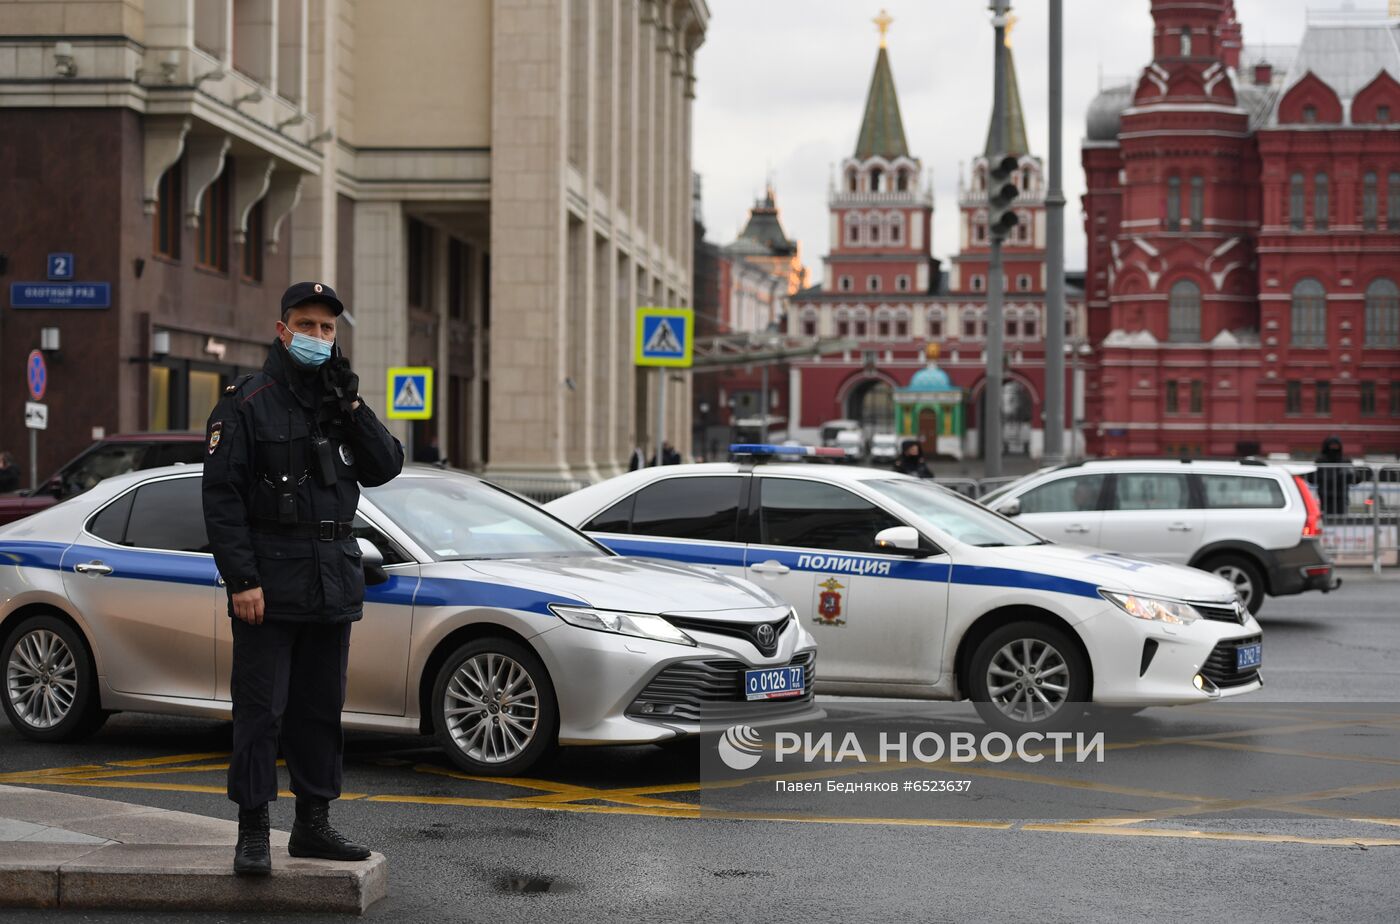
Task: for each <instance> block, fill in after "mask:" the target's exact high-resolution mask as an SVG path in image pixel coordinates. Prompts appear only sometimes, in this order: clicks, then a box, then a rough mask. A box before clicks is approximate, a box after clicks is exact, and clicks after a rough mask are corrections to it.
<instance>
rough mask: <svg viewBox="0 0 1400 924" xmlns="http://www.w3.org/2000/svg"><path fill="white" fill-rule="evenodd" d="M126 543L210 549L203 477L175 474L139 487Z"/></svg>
mask: <svg viewBox="0 0 1400 924" xmlns="http://www.w3.org/2000/svg"><path fill="white" fill-rule="evenodd" d="M122 544H123V545H130V546H135V547H137V548H141V549H167V550H169V551H172V552H208V551H209V537H208V535H207V534H206V533H205V532H204V508H203V498H202V496H201V492H200V480H199V479H198V478H172V479H170V480H168V481H154V482H151V483H150V484H143V485H142V486H141V487H139V488H137V489H136V499H135V500H134V501H133V502H132V504H131V516H130V518H129V519H128V520H127V524H126V539H125V541H124V542H123V543H122Z"/></svg>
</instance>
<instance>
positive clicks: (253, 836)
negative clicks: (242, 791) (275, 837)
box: [233, 804, 272, 876]
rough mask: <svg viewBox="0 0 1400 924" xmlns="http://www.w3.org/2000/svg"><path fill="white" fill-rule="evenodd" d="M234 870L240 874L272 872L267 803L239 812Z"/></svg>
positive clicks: (254, 874)
mask: <svg viewBox="0 0 1400 924" xmlns="http://www.w3.org/2000/svg"><path fill="white" fill-rule="evenodd" d="M233 871H234V873H235V874H237V875H239V876H266V875H267V874H268V873H270V872H272V846H271V845H270V844H269V843H268V823H267V805H266V804H264V805H261V806H259V807H258V808H255V809H248V810H246V811H245V810H242V809H240V810H239V812H238V846H236V847H234V848H233Z"/></svg>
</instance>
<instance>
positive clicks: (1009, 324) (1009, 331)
mask: <svg viewBox="0 0 1400 924" xmlns="http://www.w3.org/2000/svg"><path fill="white" fill-rule="evenodd" d="M1006 339H1007V340H1015V339H1016V319H1015V318H1007V319H1006Z"/></svg>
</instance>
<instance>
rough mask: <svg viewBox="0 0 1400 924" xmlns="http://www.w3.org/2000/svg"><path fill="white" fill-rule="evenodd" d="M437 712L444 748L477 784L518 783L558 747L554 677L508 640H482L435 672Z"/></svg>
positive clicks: (467, 646)
mask: <svg viewBox="0 0 1400 924" xmlns="http://www.w3.org/2000/svg"><path fill="white" fill-rule="evenodd" d="M449 699H450V700H451V703H452V705H450V706H449V704H448V701H449ZM432 704H433V705H432V708H433V727H434V729H435V730H436V733H437V738H438V742H439V744H441V745H442V748H443V750H444V751H446V752H447V756H448V757H450V758H451V759H452V762H453V763H455V764H456V765H457V766H458V767H460V768H461V769H462V770H464V771H466V772H467V773H471V774H473V775H476V776H517V775H519V774H521V773H524V772H525V771H527V770H529V769H530V768H531V767H533V766H534V765H536V764H537V763H539V762H540V761H542V760H544V759H545V758H546V757H548V756H549V755H550V754H551V753H553V751H554V750H555V749H556V748H557V747H558V744H559V706H558V700H557V699H556V698H555V696H554V684H553V683H552V682H551V681H550V678H549V672H548V671H547V670H545V666H544V662H542V661H541V660H540V659H539V657H538V656H537V655H536V654H535V653H534V652H533V651H531V650H530V649H529V648H527V647H526V646H524V645H521V644H520V643H518V642H515V641H512V640H510V639H506V638H498V637H494V636H491V637H487V638H479V639H475V640H473V641H470V642H467V643H466V644H465V645H462V646H461V647H460V648H457V649H456V650H455V651H453V652H452V654H450V655H449V656H448V657H447V660H445V661H443V663H442V667H441V668H440V669H439V670H438V675H437V680H436V681H435V682H434V683H433V700H432ZM493 707H494V708H493ZM458 709H460V710H462V711H461V712H453V711H452V710H458Z"/></svg>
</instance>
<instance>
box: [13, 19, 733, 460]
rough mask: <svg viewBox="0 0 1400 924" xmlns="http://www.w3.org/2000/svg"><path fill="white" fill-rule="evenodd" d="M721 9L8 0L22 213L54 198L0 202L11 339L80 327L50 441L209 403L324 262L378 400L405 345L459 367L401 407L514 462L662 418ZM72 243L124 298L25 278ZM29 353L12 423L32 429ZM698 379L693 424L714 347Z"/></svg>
mask: <svg viewBox="0 0 1400 924" xmlns="http://www.w3.org/2000/svg"><path fill="white" fill-rule="evenodd" d="M708 17H709V11H708V9H707V7H706V5H705V2H704V0H494V2H492V0H411V2H406V0H105V2H103V0H86V2H81V3H79V2H66V0H27V2H0V213H3V214H8V215H15V214H27V215H34V216H36V218H35V220H33V221H31V222H29V223H27V224H23V225H22V224H21V223H18V222H13V221H9V222H4V223H3V227H0V254H4V255H5V257H4V260H3V264H4V265H5V266H6V268H7V269H6V275H5V278H4V280H3V281H4V282H5V283H6V285H4V286H3V287H0V300H4V302H5V303H4V304H3V305H0V362H5V363H6V364H7V365H8V366H9V367H10V368H19V366H20V365H22V363H23V356H24V354H26V353H27V352H28V350H29V349H31V348H32V347H34V346H38V345H39V343H38V341H39V331H40V330H41V329H43V328H48V327H58V328H59V329H60V330H61V332H62V334H63V348H62V350H61V351H60V353H59V354H56V355H55V356H54V357H53V359H54V360H56V362H55V363H53V364H51V365H52V366H53V367H54V373H53V375H52V376H51V382H52V390H51V394H50V396H49V398H48V400H49V402H50V404H51V411H50V416H51V419H54V420H55V421H56V422H57V423H58V426H57V427H56V428H55V429H54V430H53V431H52V432H51V433H50V434H48V435H46V440H45V444H46V451H45V455H46V456H47V455H48V454H49V453H52V455H53V456H54V458H53V460H52V461H53V462H55V463H56V462H57V461H59V459H58V457H59V456H66V455H71V454H72V453H73V452H74V451H76V450H77V449H78V448H80V447H81V445H83V444H84V443H86V442H87V440H88V439H90V437H91V434H92V432H93V431H94V428H101V429H102V430H104V431H105V432H109V433H111V432H118V431H130V430H141V429H186V428H189V429H200V428H201V427H202V426H203V421H204V415H206V414H207V412H208V408H209V406H210V404H211V402H212V400H213V397H214V396H216V395H217V392H218V389H219V387H221V386H222V385H223V384H224V383H226V382H228V381H229V380H231V379H233V378H235V377H236V376H237V375H238V374H239V373H241V372H243V371H246V370H249V369H251V368H254V367H256V366H257V365H259V364H260V362H261V355H262V353H263V351H264V350H265V348H266V344H267V342H268V340H269V337H270V333H271V331H270V328H271V323H272V318H273V317H275V313H276V312H275V305H276V300H277V296H278V295H279V294H280V292H281V289H282V287H283V286H285V285H286V284H287V282H288V281H290V280H293V279H306V278H313V279H319V280H323V281H328V282H330V283H331V284H333V285H334V286H335V287H336V288H337V289H338V290H339V292H340V293H341V295H342V297H343V299H344V300H345V301H346V303H347V304H348V305H349V306H350V315H351V317H350V319H349V320H350V329H349V331H348V333H347V336H346V338H345V339H346V343H347V345H348V346H349V348H350V353H351V355H352V357H353V360H354V363H355V365H356V367H357V369H358V371H359V372H360V376H361V381H362V391H363V392H364V394H365V396H366V398H367V399H368V400H370V401H371V402H372V403H373V405H374V406H375V407H376V408H383V407H384V406H385V403H386V401H387V396H386V394H385V388H386V386H385V378H386V371H387V369H388V367H390V366H395V365H429V366H432V367H434V369H435V371H436V376H435V377H436V388H435V392H436V394H435V396H434V398H435V400H434V417H433V419H432V420H431V421H429V422H424V423H421V424H414V425H413V426H412V433H410V432H409V427H408V426H407V425H405V424H395V426H396V427H398V429H399V433H400V434H401V435H402V436H404V437H405V438H411V439H412V440H413V441H414V442H415V443H416V444H418V445H420V446H421V445H422V444H424V443H426V442H427V441H428V440H429V439H431V438H436V440H437V441H438V443H439V446H440V450H441V453H442V454H443V455H444V456H446V457H448V458H449V459H450V460H452V462H453V463H454V464H458V465H463V466H467V467H473V468H480V469H484V470H486V471H488V472H496V473H512V474H521V473H544V474H551V475H558V474H571V475H575V476H581V477H587V478H598V477H601V476H606V475H609V474H612V473H614V472H616V471H617V470H618V467H619V465H620V464H622V463H623V462H624V460H625V459H626V458H627V456H628V454H629V453H630V452H631V450H632V448H633V446H635V445H637V444H639V443H640V444H643V445H650V444H651V443H652V441H653V440H654V438H655V434H654V433H652V432H651V430H650V426H649V424H650V423H651V422H652V421H654V420H655V416H656V415H655V410H656V408H655V406H654V403H653V401H652V400H649V399H650V396H651V395H652V394H654V385H655V379H654V376H653V377H651V378H644V377H641V376H639V375H638V374H637V373H636V371H635V370H634V368H633V366H632V349H631V326H632V314H633V309H634V308H635V307H636V306H638V305H648V304H665V305H682V306H683V305H688V304H689V303H690V298H691V281H690V280H691V251H692V248H691V233H692V232H691V211H690V209H691V203H690V190H691V182H690V178H691V167H690V149H691V115H690V112H691V100H692V98H693V95H694V70H693V67H694V56H695V51H696V49H697V48H698V46H699V45H700V43H701V41H702V40H703V38H704V33H705V28H706V24H707V21H708ZM54 252H66V253H72V254H73V255H74V261H75V263H76V265H77V267H78V270H77V272H78V278H79V279H82V280H92V281H103V282H107V283H109V285H110V292H111V297H110V305H109V307H105V308H104V307H95V308H72V307H41V308H26V309H17V308H14V307H13V306H12V305H11V304H9V302H8V299H9V297H10V294H11V293H10V289H11V286H10V285H9V284H8V283H10V282H12V281H16V280H19V281H25V280H44V279H45V275H44V273H45V258H46V255H47V254H49V253H54ZM79 368H81V369H82V370H84V373H85V374H84V375H83V376H81V377H80V376H76V375H73V374H72V373H74V372H76V371H77V369H79ZM10 378H14V382H11V381H9V379H8V378H7V379H6V380H5V381H4V382H0V421H6V422H7V423H5V424H4V426H3V428H0V429H3V433H0V436H2V437H3V440H0V441H3V442H4V444H5V445H19V444H20V442H21V440H22V437H23V434H22V433H21V432H20V431H19V430H18V428H16V427H10V426H9V423H8V422H10V421H19V420H22V418H23V415H22V414H21V413H20V412H19V411H20V406H21V405H22V403H23V401H24V399H25V397H26V395H25V394H24V392H23V388H22V387H21V386H19V385H18V384H16V383H18V382H19V379H18V378H17V377H10ZM98 380H101V381H110V382H111V383H112V384H113V386H114V387H112V388H110V389H102V390H101V392H100V394H93V393H91V392H92V389H91V387H90V386H91V384H92V382H93V381H98ZM83 382H86V384H87V386H88V388H87V389H84V388H82V387H80V386H81V385H82V383H83ZM672 383H673V387H671V388H669V390H668V403H669V404H670V407H669V409H668V410H669V413H668V415H667V419H668V434H667V436H668V437H669V438H670V439H671V440H672V442H674V443H676V444H677V445H681V444H682V443H683V442H684V440H683V438H682V437H683V436H685V435H687V434H689V432H690V421H689V408H690V386H689V380H688V375H673V379H672ZM676 383H679V385H680V387H674V385H675V384H676ZM12 411H13V413H12ZM45 466H46V463H43V462H41V465H40V467H41V468H44V467H45Z"/></svg>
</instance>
